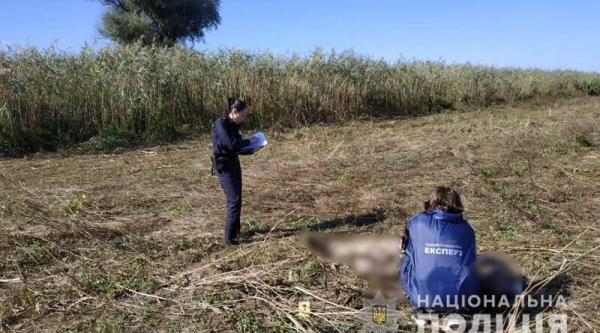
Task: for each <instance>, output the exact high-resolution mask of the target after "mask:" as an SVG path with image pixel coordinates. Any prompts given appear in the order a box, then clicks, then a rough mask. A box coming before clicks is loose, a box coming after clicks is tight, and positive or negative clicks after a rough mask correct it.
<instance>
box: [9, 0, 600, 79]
mask: <svg viewBox="0 0 600 333" xmlns="http://www.w3.org/2000/svg"><path fill="white" fill-rule="evenodd" d="M3 2H4V3H3V4H2V5H1V8H2V10H1V11H0V43H4V44H7V43H8V44H21V45H25V44H33V45H36V46H38V47H41V48H46V47H48V46H49V45H51V44H52V43H54V42H56V41H58V42H57V44H56V45H57V46H58V47H59V48H61V49H65V50H72V51H78V50H79V49H80V48H81V46H82V45H84V43H85V42H86V41H87V42H88V43H94V42H96V43H100V44H102V43H106V41H103V40H102V39H101V38H100V36H99V35H98V33H97V26H98V24H99V22H100V16H101V14H102V11H103V8H102V7H101V6H100V4H98V3H97V2H94V1H90V0H56V1H49V0H19V1H3ZM221 17H222V24H221V25H220V26H219V28H218V29H217V30H215V31H209V32H208V33H207V37H206V40H205V43H204V44H197V45H196V48H197V49H200V50H215V49H218V48H226V47H227V48H240V49H249V50H253V51H264V50H270V51H272V52H275V53H279V54H291V53H292V52H296V53H300V54H305V53H308V52H310V51H311V50H313V49H314V48H315V47H322V48H323V49H325V50H326V51H330V50H331V49H335V50H336V51H343V50H347V49H353V50H354V51H355V52H357V53H362V54H369V55H371V56H373V57H375V58H384V59H386V60H389V61H395V60H397V59H399V58H400V57H402V58H404V59H413V58H416V59H421V60H427V59H429V60H438V59H443V60H445V61H446V62H448V63H452V62H459V63H463V62H467V61H469V62H472V63H478V64H489V65H496V66H518V67H541V68H548V69H554V68H570V69H578V70H591V71H600V38H599V35H598V34H599V32H600V1H597V0H571V1H557V0H544V1H542V0H529V1H525V0H521V1H514V0H503V1H486V0H477V1H476V0H456V1H450V0H413V1H405V0H395V1H394V0H371V1H367V0H361V1H358V0H320V1H317V0H269V1H267V0H252V1H251V0H222V5H221Z"/></svg>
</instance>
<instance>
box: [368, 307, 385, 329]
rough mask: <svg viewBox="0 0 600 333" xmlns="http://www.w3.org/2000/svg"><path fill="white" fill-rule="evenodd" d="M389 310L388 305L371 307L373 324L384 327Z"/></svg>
mask: <svg viewBox="0 0 600 333" xmlns="http://www.w3.org/2000/svg"><path fill="white" fill-rule="evenodd" d="M387 318H388V308H387V305H379V304H378V305H373V306H372V307H371V319H372V320H373V323H375V324H377V325H382V324H385V323H386V322H387Z"/></svg>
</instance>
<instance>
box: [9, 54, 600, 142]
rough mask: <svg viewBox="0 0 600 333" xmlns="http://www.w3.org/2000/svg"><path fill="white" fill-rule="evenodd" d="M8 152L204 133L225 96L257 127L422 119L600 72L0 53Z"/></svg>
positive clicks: (555, 89) (585, 88)
mask: <svg viewBox="0 0 600 333" xmlns="http://www.w3.org/2000/svg"><path fill="white" fill-rule="evenodd" d="M0 67H4V68H8V69H9V71H8V73H4V74H3V75H1V76H0V151H5V152H6V151H27V150H35V149H40V148H42V149H52V148H53V147H56V146H59V145H68V144H73V143H80V142H84V141H87V140H89V139H90V138H92V137H94V136H97V135H101V134H102V133H113V132H119V133H127V134H128V135H129V136H130V137H131V138H135V139H138V140H147V139H156V138H167V139H168V138H170V137H172V136H174V135H178V134H180V133H190V132H191V131H206V130H208V129H209V128H210V124H211V122H212V121H213V120H214V119H215V118H216V117H217V116H218V115H219V114H220V113H221V109H222V107H223V103H224V101H225V100H226V98H227V97H229V96H232V97H242V98H243V97H251V98H252V112H251V116H250V119H249V120H250V125H251V126H261V127H271V126H281V127H293V126H299V125H310V124H314V123H319V122H334V121H343V120H354V119H360V118H365V117H379V116H397V115H419V114H425V113H430V112H436V111H439V110H443V109H452V108H457V107H460V106H485V105H490V104H494V103H511V102H514V101H526V100H530V99H534V98H563V97H574V96H582V95H598V94H600V74H598V73H585V72H578V71H568V70H554V71H546V70H540V69H518V68H494V67H486V66H478V65H471V64H460V65H457V64H446V63H444V62H442V61H416V60H413V61H398V62H396V63H389V62H385V61H382V60H375V59H373V58H370V57H366V56H361V55H357V54H355V53H353V52H343V53H329V54H326V53H324V52H323V51H321V50H319V49H317V50H315V51H314V52H313V53H312V54H310V55H308V56H304V57H300V56H297V55H293V56H290V57H283V56H278V55H273V54H271V53H250V52H245V51H239V50H222V51H218V52H213V53H201V52H197V51H194V50H190V49H189V48H185V47H174V48H161V47H154V48H144V47H141V46H139V45H128V46H110V47H104V48H101V49H97V50H94V49H92V48H89V47H88V48H84V49H83V50H82V51H81V52H79V53H67V52H62V51H59V50H56V49H54V48H49V49H46V50H38V49H36V48H18V49H8V50H3V51H0Z"/></svg>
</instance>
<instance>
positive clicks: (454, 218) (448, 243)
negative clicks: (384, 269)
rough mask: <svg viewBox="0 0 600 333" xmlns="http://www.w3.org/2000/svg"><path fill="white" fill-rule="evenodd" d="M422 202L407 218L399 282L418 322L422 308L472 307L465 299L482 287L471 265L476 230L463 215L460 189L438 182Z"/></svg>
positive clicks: (474, 252)
mask: <svg viewBox="0 0 600 333" xmlns="http://www.w3.org/2000/svg"><path fill="white" fill-rule="evenodd" d="M424 206H425V207H424V208H425V211H423V212H422V213H419V214H416V215H414V216H413V217H411V218H410V219H409V220H408V223H407V225H406V230H405V234H404V237H403V240H402V246H403V248H404V256H403V258H402V261H401V263H400V282H401V284H402V286H403V288H404V290H405V292H406V294H407V295H408V298H409V300H410V302H411V303H412V305H413V319H415V321H417V323H419V324H422V320H419V319H418V317H419V314H422V313H424V312H429V311H441V312H457V311H458V312H463V311H468V306H467V304H462V303H461V302H462V300H463V299H468V298H469V297H470V296H472V295H476V294H477V292H478V279H477V278H476V277H475V274H473V272H472V267H471V266H472V264H473V262H474V261H475V259H476V258H477V253H476V252H477V251H476V244H475V231H474V230H473V228H472V227H471V226H470V225H469V222H467V220H465V219H464V218H463V216H462V212H463V209H464V208H463V205H462V202H461V200H460V196H459V194H458V192H456V191H455V190H453V189H451V188H449V187H443V186H440V187H438V188H436V190H435V191H433V193H431V195H430V196H429V199H428V200H427V201H425V202H424ZM457 300H458V302H457Z"/></svg>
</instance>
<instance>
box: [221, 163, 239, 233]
mask: <svg viewBox="0 0 600 333" xmlns="http://www.w3.org/2000/svg"><path fill="white" fill-rule="evenodd" d="M217 177H218V178H219V183H221V188H223V191H224V192H225V196H226V197H227V216H226V218H225V239H224V241H225V243H227V244H229V243H231V241H232V240H233V239H234V238H236V237H237V235H238V233H239V232H240V214H241V212H242V168H241V167H240V162H239V161H238V160H237V159H236V160H232V161H229V162H228V163H227V165H225V167H224V170H223V172H221V173H218V174H217Z"/></svg>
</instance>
